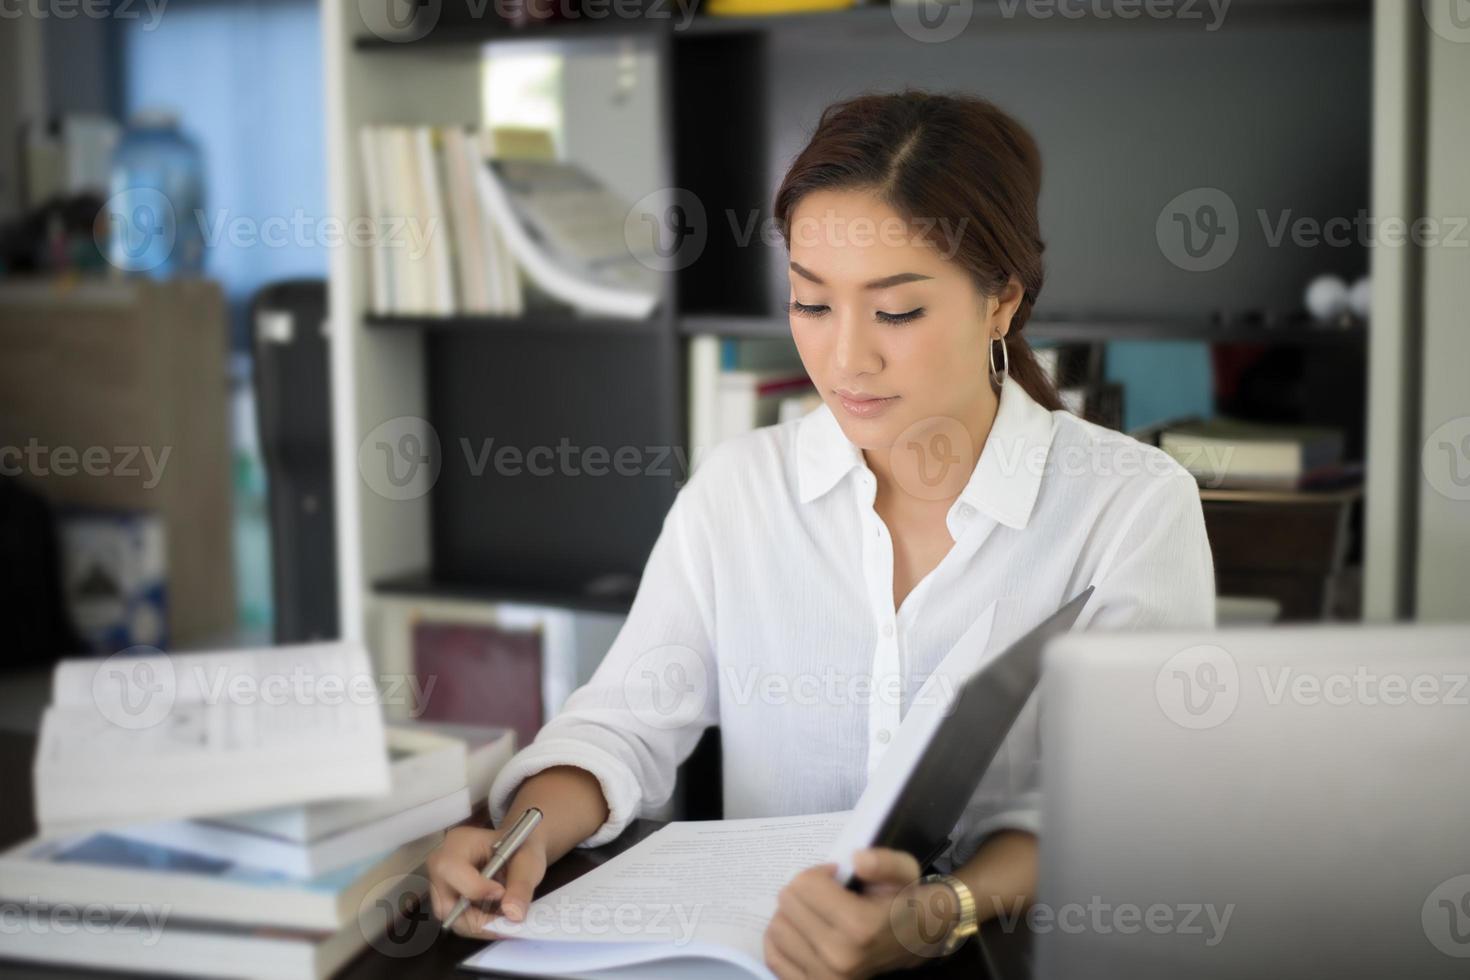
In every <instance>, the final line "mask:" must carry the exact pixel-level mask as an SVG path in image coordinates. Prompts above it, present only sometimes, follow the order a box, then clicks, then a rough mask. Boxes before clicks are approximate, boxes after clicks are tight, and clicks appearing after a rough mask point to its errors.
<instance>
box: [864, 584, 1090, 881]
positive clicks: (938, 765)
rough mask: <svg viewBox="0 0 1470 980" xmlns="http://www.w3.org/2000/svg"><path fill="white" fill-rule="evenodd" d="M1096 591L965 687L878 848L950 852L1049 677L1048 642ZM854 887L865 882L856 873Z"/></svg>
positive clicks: (926, 859)
mask: <svg viewBox="0 0 1470 980" xmlns="http://www.w3.org/2000/svg"><path fill="white" fill-rule="evenodd" d="M1092 592H1093V586H1090V585H1089V586H1088V587H1087V588H1086V589H1085V590H1084V591H1082V592H1081V593H1079V594H1078V595H1077V596H1075V597H1074V598H1072V599H1071V600H1070V601H1069V602H1067V603H1066V605H1064V606H1062V608H1060V609H1058V610H1057V611H1056V612H1054V613H1052V614H1051V615H1050V616H1048V617H1047V618H1046V619H1044V620H1042V621H1041V623H1040V624H1039V625H1037V626H1036V627H1035V628H1034V629H1032V630H1031V631H1030V632H1028V633H1026V634H1025V635H1024V636H1022V637H1021V638H1020V639H1018V640H1016V641H1015V642H1014V643H1012V644H1011V645H1010V646H1009V647H1007V648H1006V649H1005V650H1003V651H1001V653H999V654H998V655H996V656H995V657H993V658H992V659H991V660H990V661H988V662H987V663H986V664H985V665H984V666H982V667H981V668H980V669H979V670H977V671H976V672H975V673H974V674H973V675H972V676H971V677H970V678H969V679H968V680H966V681H965V683H964V684H962V685H961V686H960V689H959V692H958V694H957V695H956V696H955V700H954V704H953V707H952V710H950V712H949V713H948V714H947V715H946V716H945V717H944V718H943V720H941V721H940V723H939V726H938V727H937V728H936V729H935V731H934V734H933V737H932V738H931V739H930V741H929V745H928V748H927V749H926V750H925V751H924V754H923V756H922V757H921V758H920V759H919V762H918V764H917V765H916V766H915V767H914V769H913V770H912V771H911V772H910V773H909V774H908V778H907V779H905V780H904V782H903V786H902V789H901V790H900V791H899V793H898V796H897V798H896V802H895V803H894V805H893V808H892V809H891V810H890V811H889V812H888V815H887V816H886V817H885V818H884V819H883V822H882V823H880V824H879V828H878V833H877V835H876V837H875V838H874V840H873V843H872V844H871V845H870V846H872V847H887V848H892V849H893V850H896V851H905V852H907V853H909V854H912V855H913V856H914V857H915V858H917V859H918V861H919V866H920V867H921V868H925V869H927V868H929V867H930V866H931V865H932V864H933V863H934V862H935V860H937V859H938V858H939V856H940V855H941V854H943V853H944V852H945V850H946V849H947V848H948V847H949V845H950V836H949V835H950V832H951V831H953V830H954V826H955V824H956V823H958V822H959V819H960V817H961V816H963V815H964V812H965V806H966V805H967V804H968V803H969V802H970V798H971V797H972V796H974V795H975V789H976V788H977V787H978V786H979V785H980V780H981V779H983V778H984V776H985V772H986V770H988V769H989V768H990V763H991V761H992V760H993V759H994V758H995V755H996V753H997V752H999V751H1000V747H1001V745H1002V744H1003V743H1004V742H1005V739H1006V736H1007V735H1008V734H1010V730H1011V726H1012V725H1014V724H1015V723H1016V718H1017V717H1019V716H1020V714H1021V709H1022V708H1024V707H1025V706H1026V702H1027V701H1028V700H1029V699H1030V697H1031V694H1032V692H1034V691H1035V690H1036V685H1037V684H1038V683H1039V682H1040V680H1041V651H1042V648H1043V647H1045V646H1046V642H1047V641H1048V640H1050V639H1051V638H1052V637H1054V636H1056V635H1058V634H1060V633H1065V632H1067V631H1068V630H1070V629H1071V628H1072V624H1074V623H1075V622H1076V621H1077V616H1078V614H1079V613H1081V611H1082V607H1083V606H1084V605H1086V604H1087V600H1088V599H1089V598H1091V597H1092ZM848 887H849V888H852V889H854V890H860V889H861V887H862V885H861V883H860V882H859V881H858V880H857V879H856V878H854V879H853V880H852V881H851V882H850V883H849V885H848Z"/></svg>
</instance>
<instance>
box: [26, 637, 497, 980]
mask: <svg viewBox="0 0 1470 980" xmlns="http://www.w3.org/2000/svg"><path fill="white" fill-rule="evenodd" d="M377 702H378V698H377V691H376V686H375V683H374V678H373V677H372V675H371V674H370V673H369V672H368V660H367V655H366V653H365V652H363V651H361V650H360V649H354V648H352V647H350V646H346V645H342V644H312V645H302V646H296V647H280V648H275V649H271V650H260V651H239V652H232V653H220V654H189V655H178V656H173V657H166V656H163V655H159V656H151V657H139V658H128V659H126V660H122V659H119V658H116V657H114V658H111V659H110V660H107V661H68V662H66V663H63V664H62V665H61V666H60V667H59V668H58V669H57V672H56V676H55V682H54V692H53V702H52V705H51V707H50V708H48V709H47V712H46V715H45V717H44V719H43V723H42V732H41V738H40V742H39V746H38V752H37V759H36V767H35V780H36V803H37V823H38V825H39V828H40V833H39V834H38V835H37V836H36V837H34V838H32V839H30V840H27V841H24V842H22V843H20V844H19V845H17V846H15V847H13V848H11V849H10V850H8V851H6V852H4V853H3V854H0V902H4V903H6V904H7V905H10V906H11V907H16V908H23V909H24V910H25V914H26V915H27V916H28V917H29V918H30V919H31V920H33V921H34V922H35V923H36V927H35V928H27V929H19V930H15V931H13V932H11V933H9V935H8V937H7V942H6V944H5V949H4V955H5V956H8V957H16V958H21V959H26V960H31V961H36V962H44V963H52V964H71V965H77V966H88V967H104V968H108V969H118V968H124V969H129V970H136V971H140V972H147V973H153V974H174V975H189V976H208V977H226V976H228V977H238V976H261V977H303V978H313V980H315V978H321V977H326V976H329V975H330V974H332V973H333V972H335V971H336V970H337V969H338V968H340V967H341V966H343V965H344V964H346V963H347V962H348V961H350V960H351V959H352V958H354V957H355V956H356V955H357V954H358V953H359V952H361V951H362V950H363V949H364V948H365V947H367V946H368V945H378V946H379V947H380V948H382V949H384V950H385V951H387V952H399V951H401V950H402V948H403V947H402V943H403V942H404V938H405V936H406V935H408V934H409V933H411V932H412V931H413V930H409V929H407V928H406V926H405V923H408V924H409V925H412V926H414V927H415V929H417V927H419V926H423V927H424V928H425V929H429V930H432V929H433V928H436V927H435V924H434V923H433V922H432V920H431V919H430V917H429V916H428V912H427V909H426V908H421V907H420V902H419V900H420V899H421V898H422V895H423V892H424V891H425V890H426V888H427V881H426V879H425V878H424V877H423V875H422V874H421V873H420V872H419V868H420V866H421V865H422V863H423V861H424V859H425V857H427V856H428V854H429V852H430V851H431V850H433V848H434V847H435V846H436V845H437V844H438V843H439V841H440V840H441V839H442V837H443V831H444V830H445V829H446V828H448V827H451V826H453V825H454V824H457V823H459V822H461V821H463V820H465V819H466V818H468V817H469V816H470V815H471V811H472V803H476V802H478V801H483V800H484V799H485V798H486V797H487V795H488V793H489V787H490V783H491V781H492V780H493V779H494V777H495V775H496V774H497V773H498V772H499V770H500V767H501V766H502V765H503V764H504V763H505V761H506V760H507V759H509V758H510V756H511V755H512V754H513V753H514V750H515V736H514V734H513V733H511V732H509V731H506V730H504V729H496V728H470V727H466V726H441V725H433V724H426V723H412V724H406V725H403V726H393V727H385V726H384V724H383V722H382V710H381V706H380V705H379V704H378V703H377ZM420 934H421V935H425V933H422V932H420Z"/></svg>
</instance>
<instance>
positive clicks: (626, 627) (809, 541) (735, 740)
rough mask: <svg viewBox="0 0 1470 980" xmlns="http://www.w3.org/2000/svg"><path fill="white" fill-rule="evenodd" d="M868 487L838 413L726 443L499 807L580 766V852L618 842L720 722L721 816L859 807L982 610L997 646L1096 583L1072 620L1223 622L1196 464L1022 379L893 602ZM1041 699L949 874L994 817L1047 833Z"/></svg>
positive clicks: (1000, 757) (523, 757)
mask: <svg viewBox="0 0 1470 980" xmlns="http://www.w3.org/2000/svg"><path fill="white" fill-rule="evenodd" d="M876 488H877V484H876V481H875V479H874V476H873V473H872V472H871V470H870V469H869V468H868V466H867V464H866V462H865V460H864V458H863V455H862V452H861V451H860V450H859V449H858V448H857V447H856V446H854V445H853V444H852V443H851V442H849V441H848V440H847V439H846V437H845V436H844V435H843V432H842V429H841V428H840V427H839V425H838V423H837V420H836V419H835V418H834V417H833V415H832V413H831V411H830V409H828V408H827V407H826V406H825V405H823V406H821V407H819V408H817V409H816V410H814V411H813V412H811V413H810V414H808V415H807V416H805V417H803V418H801V419H798V420H794V421H790V422H786V423H783V424H781V425H776V426H770V427H766V428H762V429H758V430H756V431H754V432H752V433H749V434H747V435H744V436H741V437H738V438H736V439H732V440H730V441H728V442H725V443H723V444H721V445H720V446H718V447H716V448H715V449H714V450H713V451H712V452H710V453H709V454H708V455H707V456H706V458H705V459H703V460H702V461H701V463H700V466H699V468H698V470H697V471H696V472H695V473H694V475H693V476H692V477H691V478H690V480H689V481H688V482H687V483H686V484H685V485H684V487H683V488H682V489H681V490H680V491H679V494H678V496H677V497H676V499H675V502H674V504H673V506H672V507H671V508H670V510H669V513H668V515H667V516H666V518H665V520H664V524H663V528H662V531H661V533H660V535H659V538H658V540H657V542H656V543H655V545H654V548H653V551H652V553H651V555H650V556H649V559H648V565H647V568H646V569H645V571H644V575H643V579H642V583H641V585H640V587H639V589H638V594H637V596H636V597H635V598H634V601H633V605H632V608H631V609H630V611H629V614H628V618H627V620H626V622H625V623H624V624H623V627H622V629H621V631H620V632H619V633H618V635H617V638H616V639H615V640H614V642H613V645H612V647H611V649H609V650H608V653H607V656H606V657H605V658H604V659H603V661H602V663H601V664H600V666H599V667H598V669H597V670H596V672H595V673H594V675H593V677H592V678H591V680H590V681H589V682H588V683H587V684H586V685H584V686H583V687H580V688H578V689H577V690H576V691H574V692H573V693H572V695H571V696H570V697H569V698H568V699H567V702H566V705H565V706H564V708H563V709H562V711H561V712H560V713H559V714H558V715H557V716H556V717H555V718H553V719H552V720H551V721H550V722H549V723H548V724H547V725H546V726H545V727H544V728H543V729H542V730H541V732H540V733H539V734H538V735H537V737H536V739H535V740H534V741H533V742H532V743H531V744H530V745H528V746H526V747H525V748H524V749H523V750H522V751H521V752H520V753H518V754H517V755H516V756H515V757H514V758H513V759H512V760H511V761H510V762H509V763H508V764H507V765H506V767H505V768H504V770H503V771H502V772H501V773H500V775H499V777H498V778H497V779H496V780H495V783H494V786H493V787H492V789H491V794H490V807H491V814H492V816H493V817H494V819H495V820H496V821H497V822H498V821H500V820H501V819H503V817H504V815H505V810H506V808H507V807H508V806H509V804H510V800H511V797H512V796H513V795H514V792H515V789H516V787H517V786H518V785H519V784H520V783H521V781H522V780H524V779H525V778H526V777H528V776H530V775H533V774H534V773H536V772H539V771H541V770H543V769H545V768H547V767H550V766H554V765H570V766H577V767H580V768H582V769H585V770H587V771H588V772H590V773H592V774H593V775H594V776H595V777H596V778H597V780H598V782H599V783H600V784H601V786H602V791H603V794H604V796H605V797H606V799H607V804H608V809H609V816H608V819H607V821H606V823H604V824H603V826H602V827H600V828H599V829H598V830H597V831H596V832H595V833H594V834H593V835H592V836H591V837H589V838H588V839H587V840H585V841H583V842H582V846H588V847H591V846H596V845H598V844H601V843H604V842H606V841H608V840H611V839H612V838H613V837H615V836H616V835H617V834H618V833H619V832H620V831H621V830H622V829H623V828H624V827H625V826H626V825H627V823H628V822H629V821H630V820H632V819H633V818H634V817H636V816H638V815H639V814H640V813H641V812H645V811H646V810H648V809H651V808H654V807H658V806H661V805H663V804H664V803H666V802H667V801H668V799H669V798H670V796H671V794H672V792H673V789H674V777H675V768H676V766H677V765H678V764H679V763H680V762H681V761H683V759H684V758H685V757H686V756H688V754H689V753H690V752H692V751H693V749H694V746H695V743H696V742H697V741H698V740H699V737H700V735H701V733H702V732H703V730H704V729H705V728H706V727H707V726H709V725H716V724H717V725H719V726H720V734H721V751H722V762H723V779H724V786H723V791H724V812H725V816H726V817H752V816H778V815H794V814H803V813H821V812H827V811H834V810H845V809H849V808H851V807H853V806H854V805H855V804H856V802H857V799H858V797H859V795H860V794H861V793H862V791H863V788H864V786H865V785H866V784H867V781H868V777H869V774H870V773H871V772H872V771H873V769H874V767H876V766H877V765H878V764H879V762H881V761H882V758H883V754H884V751H885V747H886V746H888V745H889V744H890V743H891V742H892V740H893V738H894V735H895V733H896V732H897V730H898V727H899V725H901V724H902V723H903V719H904V715H905V713H906V712H907V710H908V708H909V707H910V706H911V705H912V703H913V699H914V696H915V693H916V692H918V691H919V688H920V685H921V684H922V683H923V681H924V680H925V679H926V678H927V677H928V676H929V675H930V674H931V673H932V672H933V671H934V670H935V667H936V665H937V664H938V663H939V662H940V661H941V660H942V658H943V657H944V655H945V654H946V653H948V652H949V650H950V649H951V647H952V646H954V645H955V643H956V641H957V640H958V639H959V638H960V637H961V636H962V635H963V634H964V633H965V632H966V630H967V628H968V627H970V625H971V624H972V623H975V622H976V621H977V620H979V619H980V618H981V617H982V615H984V614H987V613H989V614H990V615H991V625H990V628H989V633H988V638H985V640H984V642H985V649H986V653H985V654H982V657H983V656H987V655H989V654H991V653H994V652H998V651H999V650H1001V649H1003V648H1004V647H1005V645H1006V644H1008V643H1010V642H1011V641H1013V640H1014V639H1016V638H1017V637H1019V636H1020V635H1021V634H1022V633H1024V632H1026V631H1027V630H1029V629H1030V628H1032V627H1033V626H1035V625H1036V624H1037V623H1039V622H1040V621H1041V620H1042V619H1044V618H1045V617H1047V616H1048V615H1050V614H1051V613H1052V612H1054V611H1056V609H1057V608H1058V607H1059V606H1061V605H1062V604H1063V603H1064V602H1066V601H1067V600H1068V599H1070V598H1071V597H1072V596H1074V595H1076V594H1077V593H1078V592H1080V591H1082V590H1083V589H1085V588H1086V587H1087V586H1089V585H1092V586H1095V587H1096V592H1095V593H1094V595H1093V597H1092V599H1091V600H1089V602H1088V604H1087V606H1086V607H1085V608H1084V609H1083V611H1082V614H1081V617H1080V618H1079V620H1078V623H1077V626H1076V628H1078V629H1094V628H1113V629H1116V628H1152V627H1177V628H1201V627H1210V626H1213V625H1214V620H1215V591H1214V585H1215V583H1214V570H1213V565H1212V562H1211V556H1210V547H1209V542H1208V540H1207V538H1206V536H1205V527H1204V519H1203V513H1202V510H1201V507H1200V499H1199V492H1198V490H1197V487H1196V484H1195V481H1194V480H1193V478H1192V477H1190V476H1189V474H1188V473H1187V472H1186V471H1185V470H1184V469H1183V468H1182V467H1180V466H1179V465H1178V464H1177V463H1175V462H1174V461H1173V460H1172V459H1170V458H1169V457H1168V456H1166V455H1165V454H1164V453H1162V452H1161V451H1159V450H1158V449H1155V448H1153V447H1149V446H1145V445H1143V444H1141V443H1139V442H1138V441H1136V440H1134V439H1131V438H1129V437H1128V436H1125V435H1122V434H1121V433H1118V432H1114V431H1112V430H1109V429H1105V428H1102V427H1100V426H1097V425H1093V424H1091V423H1088V422H1085V421H1082V420H1081V419H1079V418H1077V417H1075V416H1073V415H1069V414H1067V413H1066V412H1060V411H1058V412H1050V411H1048V410H1046V409H1045V408H1043V407H1042V406H1041V405H1039V404H1038V403H1037V402H1036V401H1035V400H1034V399H1032V398H1031V397H1030V396H1029V395H1028V394H1027V393H1026V392H1025V390H1024V389H1022V388H1021V387H1020V386H1019V385H1018V384H1016V383H1015V382H1014V381H1007V382H1006V383H1005V385H1004V386H1003V388H1002V390H1001V398H1000V404H999V407H998V409H997V412H996V417H995V421H994V424H993V425H992V427H991V431H990V434H989V436H988V437H987V440H986V443H985V446H984V448H983V450H982V452H981V454H980V456H979V459H978V461H977V462H976V464H975V468H974V471H973V473H972V475H971V477H970V479H969V481H968V483H967V484H966V486H965V487H964V489H963V491H962V492H961V493H960V495H959V497H958V499H956V500H955V501H954V504H953V505H952V506H951V507H950V509H949V512H948V514H947V518H946V523H947V525H948V527H949V532H950V535H951V536H952V537H953V539H954V544H953V546H952V547H951V548H950V550H949V551H948V552H947V553H946V554H945V556H944V558H943V559H942V560H941V561H940V562H939V564H938V565H937V566H936V567H935V568H934V569H932V570H931V571H930V572H929V573H928V574H927V575H925V576H924V577H923V579H921V580H920V581H919V582H918V583H917V584H916V585H915V586H914V588H913V589H912V590H911V591H910V592H909V594H908V595H907V596H906V597H905V598H904V600H903V602H902V604H901V606H900V608H898V609H894V607H893V546H892V542H891V540H890V536H889V533H888V529H887V527H885V525H884V523H883V521H882V519H881V518H880V517H879V516H878V514H877V512H876V511H875V510H874V509H873V500H874V495H875V493H876ZM991 607H994V608H991ZM1038 710H1039V706H1038V699H1037V698H1033V699H1032V700H1031V702H1030V703H1029V704H1028V705H1027V707H1026V709H1025V710H1024V711H1023V712H1022V714H1021V716H1020V718H1019V720H1018V721H1017V722H1016V724H1015V726H1014V727H1013V728H1012V730H1011V733H1010V735H1009V736H1008V738H1007V740H1006V742H1005V744H1004V746H1003V747H1002V748H1001V751H1000V752H999V753H998V754H997V756H996V758H995V760H994V761H993V762H992V764H991V766H990V768H989V770H987V772H986V775H985V778H984V779H983V780H982V781H981V783H980V786H979V789H978V790H977V791H976V793H975V795H974V797H973V798H972V800H971V803H970V805H969V807H968V809H967V810H966V813H965V815H964V817H963V819H962V820H961V822H960V824H959V826H958V827H957V828H956V832H955V834H954V835H953V838H952V840H953V847H952V849H951V850H950V852H948V853H947V854H946V855H945V857H946V860H945V861H943V862H942V863H943V864H947V865H951V866H957V865H958V864H960V863H963V861H965V860H967V859H968V857H969V856H970V855H971V854H973V853H974V851H975V849H976V848H977V847H978V846H979V844H980V842H981V841H982V840H983V838H984V837H985V836H986V835H988V834H990V833H992V832H994V831H996V830H1000V829H1005V828H1017V829H1025V830H1029V831H1031V832H1033V833H1035V832H1037V830H1038V824H1039V812H1038V810H1039V796H1038V790H1037V786H1038V775H1039V764H1040V744H1039V740H1038V732H1037V712H1038Z"/></svg>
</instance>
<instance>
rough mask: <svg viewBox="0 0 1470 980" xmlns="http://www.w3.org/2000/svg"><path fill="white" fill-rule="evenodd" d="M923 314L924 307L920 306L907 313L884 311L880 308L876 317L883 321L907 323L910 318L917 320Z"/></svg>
mask: <svg viewBox="0 0 1470 980" xmlns="http://www.w3.org/2000/svg"><path fill="white" fill-rule="evenodd" d="M923 315H924V308H923V307H922V306H916V307H914V308H913V309H912V310H909V311H908V312H907V313H884V312H883V311H882V310H879V311H878V314H877V316H878V319H879V320H880V321H881V322H883V323H908V322H909V321H910V320H917V319H918V318H919V317H921V316H923Z"/></svg>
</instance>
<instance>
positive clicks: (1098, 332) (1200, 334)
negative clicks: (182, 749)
mask: <svg viewBox="0 0 1470 980" xmlns="http://www.w3.org/2000/svg"><path fill="white" fill-rule="evenodd" d="M679 332H680V333H682V334H684V335H685V336H697V335H702V334H713V335H717V336H724V337H740V338H771V337H785V336H787V335H788V334H789V333H790V327H789V325H788V323H787V321H786V320H785V319H784V318H781V317H761V316H688V317H683V318H682V319H681V320H680V321H679ZM1025 333H1026V336H1027V337H1029V338H1031V339H1032V340H1039V341H1049V342H1053V343H1067V344H1103V343H1109V342H1111V341H1115V340H1179V341H1195V342H1203V343H1213V344H1300V345H1306V346H1312V345H1317V344H1324V345H1334V344H1362V343H1365V342H1366V341H1367V339H1368V327H1367V324H1366V323H1364V322H1363V321H1361V320H1353V321H1351V322H1348V323H1345V324H1335V323H1319V322H1316V321H1313V320H1311V319H1308V318H1305V317H1289V318H1283V319H1282V320H1281V321H1280V322H1262V321H1259V320H1254V319H1243V320H1234V321H1223V320H1219V319H1215V318H1208V317H1205V318H1199V317H1195V318H1189V317H1145V316H1138V317H1120V316H1073V317H1066V318H1056V319H1053V318H1050V317H1038V318H1033V319H1032V320H1031V321H1030V322H1028V323H1027V324H1026V328H1025Z"/></svg>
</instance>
